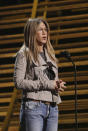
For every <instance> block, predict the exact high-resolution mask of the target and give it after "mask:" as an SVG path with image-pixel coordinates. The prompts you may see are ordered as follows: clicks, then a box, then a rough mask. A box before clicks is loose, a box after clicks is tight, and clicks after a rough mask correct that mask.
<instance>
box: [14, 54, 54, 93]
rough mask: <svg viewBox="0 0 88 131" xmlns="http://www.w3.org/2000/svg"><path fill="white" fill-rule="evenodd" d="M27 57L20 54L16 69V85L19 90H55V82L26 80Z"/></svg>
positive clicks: (17, 58) (16, 61) (17, 57)
mask: <svg viewBox="0 0 88 131" xmlns="http://www.w3.org/2000/svg"><path fill="white" fill-rule="evenodd" d="M26 65H27V64H26V57H25V55H24V53H23V52H18V53H17V56H16V60H15V67H14V84H15V87H16V88H18V89H23V90H28V91H34V90H41V89H43V90H54V82H53V80H48V81H47V80H45V79H42V80H31V79H30V80H28V79H25V74H26Z"/></svg>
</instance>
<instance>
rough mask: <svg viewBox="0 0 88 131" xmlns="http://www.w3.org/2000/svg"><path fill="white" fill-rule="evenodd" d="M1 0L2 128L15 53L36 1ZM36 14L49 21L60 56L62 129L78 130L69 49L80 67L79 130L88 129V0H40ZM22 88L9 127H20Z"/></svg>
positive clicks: (21, 41)
mask: <svg viewBox="0 0 88 131" xmlns="http://www.w3.org/2000/svg"><path fill="white" fill-rule="evenodd" d="M7 1H8V2H5V1H1V4H0V129H1V128H2V126H3V123H4V120H5V118H6V115H7V112H8V110H9V105H10V102H11V100H12V96H13V90H14V83H13V71H14V61H15V54H16V52H17V51H18V50H19V49H20V47H21V46H22V44H23V41H24V36H23V29H24V25H25V22H26V20H27V19H28V18H31V14H32V9H33V8H32V7H33V1H32V0H31V1H30V2H29V1H28V0H27V1H25V0H23V2H21V1H19V2H17V1H16V2H14V3H13V2H11V1H10V0H7ZM36 17H45V18H46V20H47V21H48V23H49V25H50V29H51V32H50V35H51V42H52V45H53V47H54V49H55V53H56V57H57V58H58V59H59V63H58V67H59V69H58V72H59V77H60V78H61V79H62V80H64V81H66V83H67V87H68V88H67V89H66V90H65V92H64V93H62V94H61V98H62V103H61V104H60V105H58V106H59V113H60V115H59V118H58V123H59V124H58V126H59V131H75V85H74V68H73V65H72V63H71V62H70V61H68V59H67V58H63V57H61V56H60V52H62V51H65V50H66V51H68V52H69V53H70V54H71V59H72V60H73V61H74V63H75V65H76V68H77V120H78V131H88V0H59V1H58V0H39V1H38V6H37V11H36ZM20 98H21V91H18V95H17V99H16V102H15V104H14V110H13V114H12V117H11V119H10V123H9V129H8V131H17V130H18V129H19V110H20Z"/></svg>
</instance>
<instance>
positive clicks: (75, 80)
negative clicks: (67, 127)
mask: <svg viewBox="0 0 88 131" xmlns="http://www.w3.org/2000/svg"><path fill="white" fill-rule="evenodd" d="M71 62H72V64H73V67H74V86H75V131H78V119H77V73H76V71H77V70H76V65H75V63H74V61H73V60H72V59H71Z"/></svg>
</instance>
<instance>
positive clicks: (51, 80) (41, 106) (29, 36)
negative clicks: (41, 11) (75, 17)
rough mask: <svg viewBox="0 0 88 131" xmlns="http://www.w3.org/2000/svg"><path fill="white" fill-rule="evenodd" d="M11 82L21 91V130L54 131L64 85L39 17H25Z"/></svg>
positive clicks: (44, 27)
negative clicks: (21, 45)
mask: <svg viewBox="0 0 88 131" xmlns="http://www.w3.org/2000/svg"><path fill="white" fill-rule="evenodd" d="M14 83H15V86H16V87H17V88H18V89H22V90H23V95H22V104H21V110H20V125H21V131H57V130H58V104H59V103H60V102H61V99H60V95H59V92H63V91H64V89H65V88H66V86H65V85H64V84H65V82H63V81H61V80H59V78H58V67H57V61H56V58H55V54H54V50H53V47H52V45H51V43H50V29H49V25H48V23H47V22H46V21H45V20H43V19H41V18H35V19H28V21H27V23H26V25H25V27H24V45H23V47H22V48H21V49H20V50H19V51H18V53H17V56H16V61H15V69H14Z"/></svg>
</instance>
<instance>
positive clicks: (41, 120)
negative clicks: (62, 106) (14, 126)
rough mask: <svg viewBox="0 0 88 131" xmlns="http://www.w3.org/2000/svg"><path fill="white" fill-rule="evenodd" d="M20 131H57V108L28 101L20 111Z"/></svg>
mask: <svg viewBox="0 0 88 131" xmlns="http://www.w3.org/2000/svg"><path fill="white" fill-rule="evenodd" d="M20 124H21V129H20V130H21V131H57V130H58V106H57V105H55V106H52V105H48V104H44V103H42V102H34V101H28V102H25V104H22V107H21V111H20Z"/></svg>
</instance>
